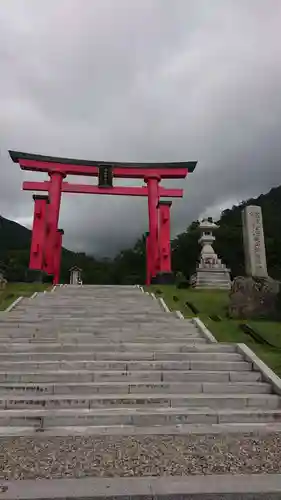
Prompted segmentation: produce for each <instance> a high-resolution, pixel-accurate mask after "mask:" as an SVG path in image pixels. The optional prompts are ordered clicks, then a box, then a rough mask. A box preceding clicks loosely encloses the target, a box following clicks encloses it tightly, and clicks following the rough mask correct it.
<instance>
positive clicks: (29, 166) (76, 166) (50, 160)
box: [9, 151, 197, 179]
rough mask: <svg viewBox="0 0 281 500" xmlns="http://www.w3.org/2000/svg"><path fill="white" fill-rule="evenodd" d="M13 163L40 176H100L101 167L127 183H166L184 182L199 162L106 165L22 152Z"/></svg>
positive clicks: (14, 157) (117, 163)
mask: <svg viewBox="0 0 281 500" xmlns="http://www.w3.org/2000/svg"><path fill="white" fill-rule="evenodd" d="M9 153H10V156H11V159H12V160H13V162H15V163H19V164H20V167H21V168H22V169H23V170H32V171H39V172H55V171H57V172H60V173H62V174H64V175H67V174H69V175H90V176H97V175H98V173H99V168H100V167H110V168H112V170H113V176H114V177H119V178H127V179H130V178H131V179H142V178H144V177H146V176H147V175H149V176H154V175H155V176H157V177H160V178H163V179H179V178H184V177H186V175H187V174H188V173H191V172H193V171H194V169H195V167H196V164H197V162H196V161H189V162H169V163H131V162H122V163H121V162H105V161H90V160H78V159H72V158H60V157H56V156H44V155H37V154H30V153H22V152H19V151H9Z"/></svg>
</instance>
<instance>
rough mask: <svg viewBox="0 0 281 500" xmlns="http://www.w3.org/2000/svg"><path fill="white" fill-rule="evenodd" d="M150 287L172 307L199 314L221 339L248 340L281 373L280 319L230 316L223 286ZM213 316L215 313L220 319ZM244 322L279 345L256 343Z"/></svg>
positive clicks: (188, 314) (261, 356)
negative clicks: (253, 319)
mask: <svg viewBox="0 0 281 500" xmlns="http://www.w3.org/2000/svg"><path fill="white" fill-rule="evenodd" d="M148 290H149V291H151V292H154V293H155V294H156V295H158V296H161V297H163V299H164V300H165V302H166V304H167V306H168V307H169V308H170V309H171V310H179V311H181V312H182V313H183V315H184V316H185V317H186V318H192V317H194V316H198V317H199V318H200V319H201V320H202V321H203V322H204V323H205V325H206V326H207V328H208V329H209V330H210V331H211V332H212V334H213V335H214V336H215V337H216V339H217V340H218V341H219V342H236V343H237V342H240V343H244V344H247V345H248V346H249V347H250V348H251V349H252V350H253V351H254V352H255V353H256V354H257V355H258V356H259V357H260V358H261V359H262V360H263V361H264V362H265V363H266V364H267V365H268V366H270V368H272V370H274V371H275V372H276V373H277V374H278V375H279V376H280V377H281V322H273V321H272V322H270V321H252V320H248V321H245V320H244V321H243V320H240V321H239V320H232V319H229V318H227V316H226V313H227V306H228V301H229V298H228V292H226V291H223V290H212V291H210V290H193V289H187V290H178V289H177V288H176V286H170V285H166V286H159V285H153V286H151V287H150V288H149V289H148ZM159 292H160V293H159ZM186 302H189V303H191V304H192V305H193V306H195V308H196V309H197V310H198V313H197V314H194V313H193V312H192V310H191V309H190V307H189V306H188V305H187V304H186ZM210 316H211V317H212V316H216V317H217V318H216V319H217V320H218V321H215V320H214V318H213V319H211V317H210ZM241 323H247V324H248V325H249V326H251V327H252V328H254V329H255V331H257V332H258V333H259V334H260V335H261V336H262V337H263V338H264V339H266V340H267V341H268V342H270V343H271V344H273V345H274V346H276V348H270V347H268V346H265V345H261V344H258V343H256V342H255V341H254V340H253V339H252V338H251V337H250V336H249V335H247V334H246V333H244V332H243V331H242V330H241V329H240V328H239V325H240V324H241Z"/></svg>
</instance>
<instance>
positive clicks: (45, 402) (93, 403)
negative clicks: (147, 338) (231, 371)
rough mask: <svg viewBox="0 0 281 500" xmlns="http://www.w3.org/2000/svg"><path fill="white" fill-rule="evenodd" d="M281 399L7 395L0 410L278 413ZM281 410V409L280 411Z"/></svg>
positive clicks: (218, 395) (234, 395) (257, 396)
mask: <svg viewBox="0 0 281 500" xmlns="http://www.w3.org/2000/svg"><path fill="white" fill-rule="evenodd" d="M280 402H281V399H280V397H279V396H277V395H274V394H256V393H254V394H248V393H243V394H237V393H231V394H228V393H225V394H223V393H216V394H212V393H197V394H193V393H191V394H187V393H184V394H181V393H178V394H171V393H168V392H167V393H165V394H163V393H162V394H161V393H159V394H158V393H156V392H153V394H151V393H149V394H147V393H137V392H135V393H130V394H128V393H122V394H119V393H116V394H113V393H112V394H110V393H104V394H72V393H71V394H40V395H38V394H31V395H29V394H20V395H16V394H13V393H11V394H7V395H3V396H2V395H0V409H3V410H4V409H5V410H6V409H7V410H10V409H25V410H26V412H28V411H29V410H30V409H34V408H39V407H42V408H44V409H46V410H48V409H56V408H59V409H64V408H101V407H104V408H109V409H110V408H112V407H115V408H122V407H130V406H133V407H134V408H135V409H137V408H142V407H148V406H152V407H158V406H160V407H162V408H163V407H167V408H169V407H176V408H179V407H182V406H183V407H187V408H199V407H203V408H208V409H209V408H211V409H217V410H218V409H221V408H228V409H232V408H233V409H240V408H247V407H254V408H267V409H273V410H275V409H278V408H280V406H281V405H280ZM280 409H281V408H280Z"/></svg>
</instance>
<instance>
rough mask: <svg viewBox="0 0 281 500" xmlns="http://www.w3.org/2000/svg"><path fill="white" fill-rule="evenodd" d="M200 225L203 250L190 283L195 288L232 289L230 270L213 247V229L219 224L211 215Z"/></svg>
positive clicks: (200, 240) (200, 241)
mask: <svg viewBox="0 0 281 500" xmlns="http://www.w3.org/2000/svg"><path fill="white" fill-rule="evenodd" d="M199 227H200V231H201V237H200V239H199V243H200V245H202V251H201V255H200V262H199V263H198V265H197V268H196V273H195V274H194V275H193V276H192V277H191V280H190V283H191V285H192V286H193V287H194V288H213V289H223V290H230V288H231V278H230V270H229V269H227V267H226V266H225V264H223V263H222V261H221V259H219V258H218V256H217V254H216V252H215V251H214V249H213V243H214V241H215V239H216V238H215V236H214V235H213V231H215V230H217V229H218V228H219V226H218V225H217V224H215V223H214V222H213V220H212V219H211V218H210V217H209V218H208V219H203V220H202V222H201V223H200V226H199Z"/></svg>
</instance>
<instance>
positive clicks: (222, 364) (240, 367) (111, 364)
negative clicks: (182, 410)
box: [1, 353, 252, 373]
mask: <svg viewBox="0 0 281 500" xmlns="http://www.w3.org/2000/svg"><path fill="white" fill-rule="evenodd" d="M147 354H148V355H149V354H150V353H147ZM152 354H153V353H152ZM135 355H136V353H135V354H134V356H135ZM97 356H98V353H97ZM59 369H61V370H123V371H132V370H181V371H183V370H202V371H204V370H206V371H213V370H216V371H245V370H249V371H250V370H251V369H252V366H251V364H250V363H248V362H246V361H239V360H234V361H219V362H218V361H217V360H216V361H205V360H204V361H195V360H185V361H178V360H175V361H171V360H169V359H166V360H165V359H163V357H162V360H155V361H152V360H144V359H140V360H136V359H135V360H134V359H132V358H131V359H128V360H124V361H121V360H112V361H111V360H102V359H100V360H99V361H97V360H94V361H39V362H36V361H24V362H23V361H6V362H5V361H3V362H1V370H2V371H5V372H6V373H8V372H12V371H25V372H28V371H36V370H39V371H40V370H54V371H55V370H59Z"/></svg>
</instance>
